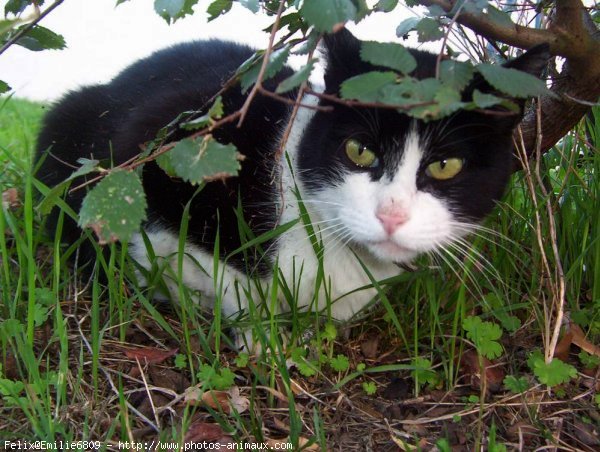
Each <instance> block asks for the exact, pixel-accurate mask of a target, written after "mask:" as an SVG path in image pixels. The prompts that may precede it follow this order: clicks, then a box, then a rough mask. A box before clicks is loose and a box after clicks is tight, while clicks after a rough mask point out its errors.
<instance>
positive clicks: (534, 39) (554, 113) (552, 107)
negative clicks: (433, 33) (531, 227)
mask: <svg viewBox="0 0 600 452" xmlns="http://www.w3.org/2000/svg"><path fill="white" fill-rule="evenodd" d="M418 3H419V4H421V5H424V6H433V5H437V6H439V7H440V8H442V9H443V10H444V11H445V12H446V13H447V15H448V16H449V17H452V18H453V19H454V20H455V21H456V22H457V23H459V24H461V25H464V26H465V27H467V28H470V29H471V30H473V31H474V32H475V33H477V34H478V35H481V36H483V37H484V38H486V39H488V40H490V41H492V42H494V41H500V42H503V43H506V44H509V45H512V46H515V47H519V48H524V49H528V48H531V47H533V46H535V45H537V44H542V43H547V44H549V45H550V52H551V53H552V54H553V55H556V56H561V57H564V58H565V59H566V61H565V64H564V65H563V69H562V72H561V73H560V74H558V76H557V77H555V78H554V80H553V83H552V87H551V90H552V91H553V93H554V94H556V96H554V97H550V96H543V97H541V98H540V99H539V103H540V114H541V120H542V131H541V132H542V141H541V147H540V150H541V152H542V153H543V152H546V151H547V150H549V149H550V148H551V147H552V146H553V145H554V144H556V143H557V142H558V140H560V139H561V138H562V137H563V136H564V135H565V134H566V133H567V132H568V131H569V130H571V129H572V128H573V127H574V126H575V125H576V124H577V123H578V122H579V121H580V120H581V118H582V117H584V116H585V115H586V113H587V112H588V111H589V110H590V108H591V106H592V105H594V104H596V102H598V98H599V97H600V32H599V30H598V29H597V28H596V25H595V24H594V22H593V20H592V19H591V17H590V16H589V14H588V12H587V10H586V9H585V7H584V6H583V4H582V3H581V0H556V2H555V3H556V12H555V14H554V16H553V17H551V19H552V20H551V21H550V25H549V27H548V29H536V28H530V27H526V26H522V25H518V24H513V25H505V24H501V23H498V22H494V21H493V20H491V19H490V17H489V16H488V15H486V14H484V13H481V14H473V13H465V12H462V13H460V14H458V15H456V14H454V13H453V12H452V10H453V8H454V6H455V3H456V0H418ZM521 133H522V138H519V140H520V139H522V140H523V142H524V144H525V148H526V150H527V155H528V156H529V157H532V156H533V154H534V150H535V142H536V138H537V135H538V131H537V128H536V112H535V109H533V110H529V111H527V112H526V114H525V116H524V118H523V121H522V122H521ZM517 167H518V168H520V165H515V168H517Z"/></svg>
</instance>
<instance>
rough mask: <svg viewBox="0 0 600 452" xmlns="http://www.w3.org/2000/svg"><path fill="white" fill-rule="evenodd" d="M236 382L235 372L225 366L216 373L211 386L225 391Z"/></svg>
mask: <svg viewBox="0 0 600 452" xmlns="http://www.w3.org/2000/svg"><path fill="white" fill-rule="evenodd" d="M234 383H235V374H234V373H233V372H232V371H231V369H229V368H228V367H224V368H222V369H221V371H220V372H217V373H215V375H214V376H213V381H212V385H211V386H212V387H213V388H215V389H217V390H219V391H224V390H226V389H229V388H231V387H232V386H233V384H234Z"/></svg>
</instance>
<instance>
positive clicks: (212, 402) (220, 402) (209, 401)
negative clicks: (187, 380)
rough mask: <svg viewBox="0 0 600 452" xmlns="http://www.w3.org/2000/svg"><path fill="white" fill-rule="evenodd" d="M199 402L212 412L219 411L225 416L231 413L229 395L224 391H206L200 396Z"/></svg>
mask: <svg viewBox="0 0 600 452" xmlns="http://www.w3.org/2000/svg"><path fill="white" fill-rule="evenodd" d="M200 401H201V402H202V403H203V404H204V405H206V406H208V407H210V408H212V409H213V410H220V411H223V413H226V414H229V413H231V407H230V406H229V394H228V393H227V392H226V391H206V392H205V393H204V394H202V398H201V399H200Z"/></svg>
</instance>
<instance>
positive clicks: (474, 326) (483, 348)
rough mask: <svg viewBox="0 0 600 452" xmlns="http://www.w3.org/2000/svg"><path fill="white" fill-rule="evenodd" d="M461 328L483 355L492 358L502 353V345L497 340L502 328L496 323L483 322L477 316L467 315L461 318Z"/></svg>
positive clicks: (500, 335)
mask: <svg viewBox="0 0 600 452" xmlns="http://www.w3.org/2000/svg"><path fill="white" fill-rule="evenodd" d="M463 328H464V330H465V331H466V332H467V337H468V338H469V339H471V340H472V341H473V343H474V344H475V348H476V349H477V351H478V352H479V353H481V354H482V355H483V356H485V357H486V358H489V359H494V358H497V357H499V356H500V355H501V354H502V346H501V345H500V343H499V342H497V340H498V339H500V338H501V337H502V329H501V328H500V326H499V325H498V324H496V323H492V322H484V321H482V320H481V318H480V317H478V316H469V317H467V318H465V319H464V320H463Z"/></svg>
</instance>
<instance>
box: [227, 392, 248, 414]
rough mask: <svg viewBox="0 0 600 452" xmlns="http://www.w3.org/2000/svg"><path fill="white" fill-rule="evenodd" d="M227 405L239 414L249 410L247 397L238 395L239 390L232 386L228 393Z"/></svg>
mask: <svg viewBox="0 0 600 452" xmlns="http://www.w3.org/2000/svg"><path fill="white" fill-rule="evenodd" d="M228 392H229V397H230V400H229V403H231V407H232V408H233V409H234V411H237V412H238V413H239V414H241V413H245V412H246V411H248V408H250V400H248V398H247V397H244V396H242V395H240V388H238V387H237V386H234V387H233V388H231V389H230V390H229V391H228Z"/></svg>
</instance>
